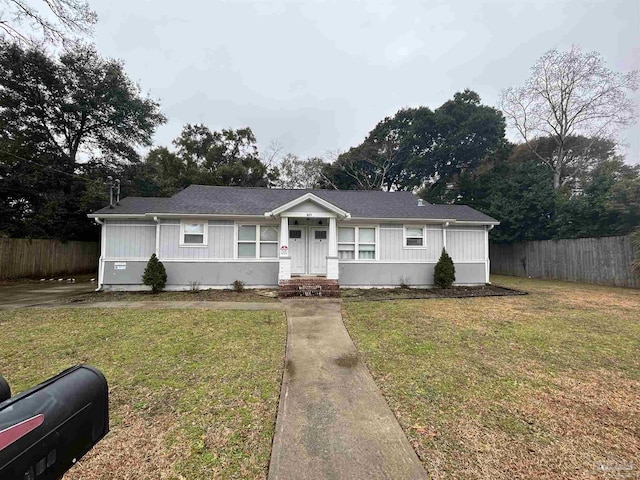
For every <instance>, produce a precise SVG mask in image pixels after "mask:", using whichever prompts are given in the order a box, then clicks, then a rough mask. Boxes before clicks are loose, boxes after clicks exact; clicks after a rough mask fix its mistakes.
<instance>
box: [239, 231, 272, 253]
mask: <svg viewBox="0 0 640 480" xmlns="http://www.w3.org/2000/svg"><path fill="white" fill-rule="evenodd" d="M277 256H278V227H274V226H270V225H238V258H276V257H277Z"/></svg>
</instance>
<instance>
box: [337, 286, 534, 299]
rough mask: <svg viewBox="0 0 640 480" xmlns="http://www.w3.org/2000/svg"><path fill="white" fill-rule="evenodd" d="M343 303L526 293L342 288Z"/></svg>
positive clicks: (475, 289) (484, 289)
mask: <svg viewBox="0 0 640 480" xmlns="http://www.w3.org/2000/svg"><path fill="white" fill-rule="evenodd" d="M340 294H341V296H342V300H343V301H345V302H371V301H380V300H420V299H437V298H468V297H505V296H511V295H527V292H522V291H520V290H514V289H512V288H505V287H499V286H497V285H480V286H474V287H451V288H437V287H435V288H389V289H383V288H343V289H341V290H340Z"/></svg>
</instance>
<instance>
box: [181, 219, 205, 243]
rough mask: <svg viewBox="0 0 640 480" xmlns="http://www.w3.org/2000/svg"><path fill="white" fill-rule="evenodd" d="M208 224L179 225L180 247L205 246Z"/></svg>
mask: <svg viewBox="0 0 640 480" xmlns="http://www.w3.org/2000/svg"><path fill="white" fill-rule="evenodd" d="M207 226H208V222H206V221H204V222H192V221H183V222H181V223H180V245H181V246H184V247H203V246H206V245H207Z"/></svg>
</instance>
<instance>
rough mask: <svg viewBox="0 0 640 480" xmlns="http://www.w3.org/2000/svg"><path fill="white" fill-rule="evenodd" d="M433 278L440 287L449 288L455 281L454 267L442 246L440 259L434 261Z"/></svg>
mask: <svg viewBox="0 0 640 480" xmlns="http://www.w3.org/2000/svg"><path fill="white" fill-rule="evenodd" d="M433 280H434V282H435V284H436V285H438V286H439V287H440V288H449V287H450V286H451V285H453V282H455V281H456V267H455V266H454V265H453V260H451V257H450V256H449V254H448V253H447V251H446V250H445V249H444V248H443V249H442V255H440V260H438V263H436V268H435V272H434V275H433Z"/></svg>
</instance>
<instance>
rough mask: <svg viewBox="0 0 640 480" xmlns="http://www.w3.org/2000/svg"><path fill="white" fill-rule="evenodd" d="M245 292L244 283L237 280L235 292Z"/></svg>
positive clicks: (234, 287) (234, 286) (234, 283)
mask: <svg viewBox="0 0 640 480" xmlns="http://www.w3.org/2000/svg"><path fill="white" fill-rule="evenodd" d="M243 290H244V282H243V281H242V280H236V281H234V282H233V291H234V292H238V293H240V292H242V291H243Z"/></svg>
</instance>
